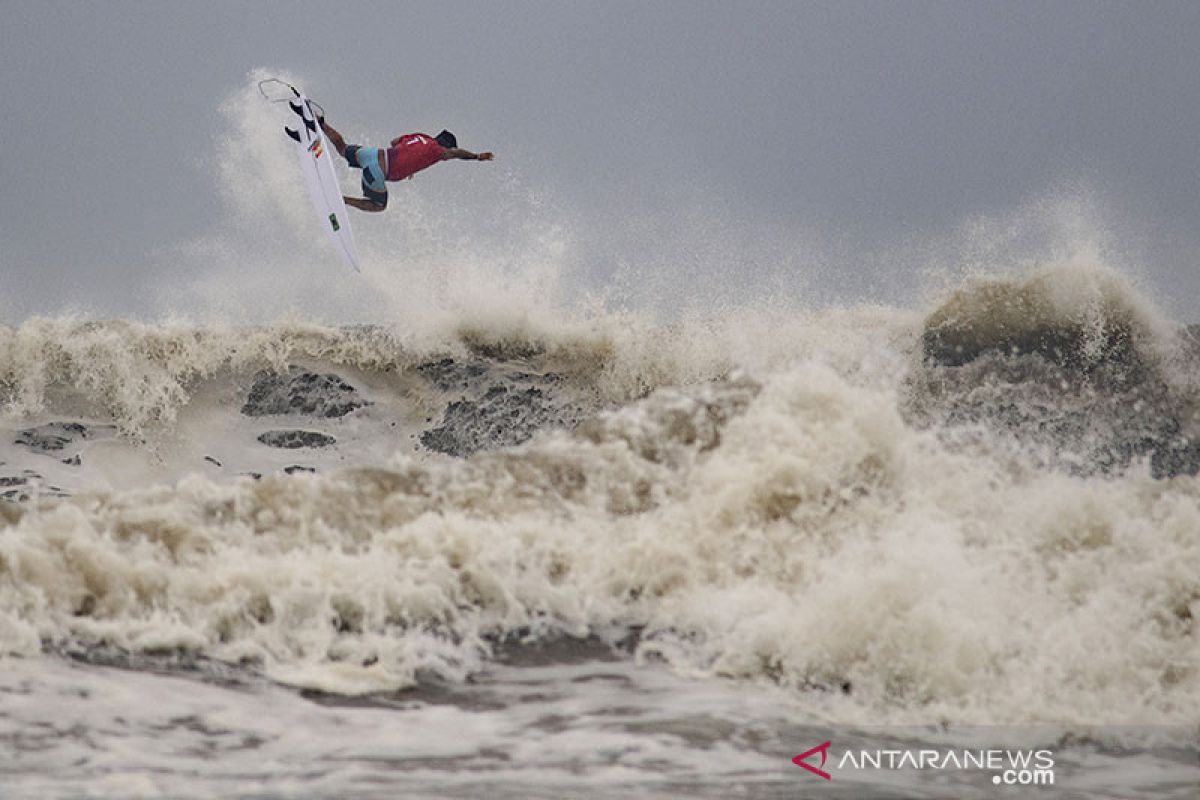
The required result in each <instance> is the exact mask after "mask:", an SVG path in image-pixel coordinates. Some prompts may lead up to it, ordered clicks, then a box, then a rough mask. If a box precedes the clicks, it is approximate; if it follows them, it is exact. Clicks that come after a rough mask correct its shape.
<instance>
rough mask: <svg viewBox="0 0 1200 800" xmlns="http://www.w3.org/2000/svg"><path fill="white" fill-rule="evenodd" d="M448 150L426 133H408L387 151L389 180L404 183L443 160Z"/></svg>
mask: <svg viewBox="0 0 1200 800" xmlns="http://www.w3.org/2000/svg"><path fill="white" fill-rule="evenodd" d="M444 152H446V149H445V148H444V147H442V146H441V145H440V144H438V142H437V139H434V138H433V137H432V136H430V135H429V134H426V133H406V134H405V135H403V136H401V137H400V141H398V142H396V145H395V147H389V148H388V150H387V179H388V180H389V181H402V180H404V179H405V178H411V177H412V176H413V175H415V174H416V173H418V172H420V171H421V170H423V169H426V168H428V167H432V166H433V165H434V164H436V163H437V162H439V161H441V160H442V153H444Z"/></svg>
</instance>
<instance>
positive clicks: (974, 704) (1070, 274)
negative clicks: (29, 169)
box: [0, 261, 1200, 730]
mask: <svg viewBox="0 0 1200 800" xmlns="http://www.w3.org/2000/svg"><path fill="white" fill-rule="evenodd" d="M535 323H536V324H535ZM1198 355H1200V354H1198V351H1197V347H1196V345H1195V340H1194V337H1193V336H1192V335H1191V334H1190V333H1189V332H1188V330H1187V329H1186V328H1184V327H1182V326H1180V325H1176V324H1174V323H1172V322H1170V321H1169V320H1166V319H1165V318H1163V316H1162V315H1161V314H1159V313H1158V312H1157V311H1156V310H1155V308H1154V307H1153V306H1152V305H1151V304H1150V303H1149V302H1148V301H1147V300H1145V299H1144V298H1143V297H1141V296H1140V295H1139V294H1138V293H1137V292H1135V291H1134V290H1133V289H1131V288H1130V287H1129V286H1128V285H1127V284H1126V283H1125V281H1123V280H1122V279H1121V277H1120V276H1119V275H1118V274H1116V273H1115V272H1113V271H1111V270H1109V269H1107V268H1105V267H1103V266H1102V265H1099V264H1096V263H1080V262H1078V261H1076V262H1074V263H1069V264H1061V265H1057V266H1052V267H1047V268H1045V269H1043V270H1041V271H1039V272H1037V273H1036V274H1032V275H1030V276H1026V277H1024V278H1021V279H1014V278H1008V279H975V280H971V281H969V282H966V283H964V284H963V285H961V286H959V287H958V288H957V289H955V290H954V291H953V292H950V293H948V294H947V295H946V296H945V297H944V298H943V299H942V300H941V301H940V302H937V303H934V304H933V305H931V306H930V307H928V308H923V309H916V310H913V309H900V308H886V307H878V306H871V307H846V308H838V307H833V308H828V309H825V310H821V311H812V312H803V313H802V312H795V311H791V312H785V311H782V310H779V309H770V308H760V309H753V308H751V309H738V310H733V311H730V312H728V313H727V314H726V315H725V316H724V317H713V318H710V319H708V320H700V319H695V318H690V319H683V320H680V321H677V322H674V323H669V324H651V323H647V322H644V321H639V320H638V319H636V318H633V317H630V316H622V315H618V314H608V315H604V314H599V313H596V314H592V315H590V316H588V317H587V318H586V319H582V320H580V321H577V322H572V323H567V322H563V321H562V320H549V319H547V320H534V321H530V320H528V319H526V320H523V321H521V322H520V324H510V325H505V324H500V323H495V324H490V325H489V324H488V323H487V322H486V321H485V322H479V321H475V320H469V319H464V320H462V321H461V323H460V324H458V325H454V326H449V327H447V328H446V329H445V330H444V331H443V332H442V333H441V334H440V335H438V336H434V335H432V334H430V335H427V336H424V337H422V338H420V339H417V338H414V337H407V338H406V334H405V333H404V332H403V331H402V330H401V329H397V330H391V329H389V328H386V327H382V326H355V327H343V328H335V327H322V326H319V325H309V324H300V323H295V322H288V323H278V324H274V325H256V326H244V327H237V326H219V325H199V324H187V323H182V322H177V323H161V324H143V323H136V322H125V321H87V320H78V319H70V318H61V319H30V320H27V321H26V322H24V323H22V324H20V325H19V326H16V327H3V328H0V403H2V407H3V428H4V437H3V441H2V443H0V489H2V490H3V492H4V497H5V498H7V500H6V502H4V503H2V504H0V650H2V651H3V652H4V653H5V654H6V655H8V656H20V657H24V658H28V659H37V658H48V659H61V658H64V657H69V658H72V659H77V660H82V661H84V662H92V663H104V664H113V663H115V664H126V665H130V666H133V667H137V666H138V665H143V666H144V665H146V664H175V665H177V667H179V668H183V666H186V668H187V669H200V670H202V671H203V670H205V669H208V670H213V669H218V668H220V669H235V670H238V671H239V672H241V673H242V674H247V675H258V676H261V677H263V678H266V679H269V680H270V681H273V682H277V683H278V684H283V685H285V686H290V687H300V688H304V689H316V690H320V691H322V692H326V693H331V694H333V695H343V696H353V695H362V694H372V693H387V692H394V691H396V690H401V689H405V688H406V687H414V686H416V687H420V686H422V685H429V684H430V682H435V683H440V682H446V681H449V682H450V683H455V682H461V681H463V680H466V679H468V678H469V677H470V676H472V675H475V674H478V673H479V672H480V670H483V669H485V668H486V667H487V665H488V664H489V663H491V661H492V659H493V658H494V657H495V655H496V654H497V653H498V652H499V651H500V650H502V649H504V648H509V647H511V646H518V645H519V646H525V645H536V644H539V643H541V644H546V645H548V644H549V643H553V642H562V641H578V642H591V643H593V645H594V644H596V643H599V644H602V645H604V646H606V647H607V646H610V647H611V648H612V649H613V651H614V652H616V653H627V652H628V653H633V654H634V655H635V656H636V657H637V658H638V659H640V660H641V661H642V662H643V663H645V662H662V663H665V664H666V665H667V666H668V667H669V668H670V669H671V670H673V671H675V672H676V673H678V674H681V675H686V676H690V677H692V678H700V679H704V680H713V681H733V682H735V683H737V682H754V683H768V684H771V685H774V686H777V687H780V688H781V689H782V690H784V691H785V692H787V693H788V694H790V695H791V696H793V697H796V698H801V699H803V702H804V703H805V704H806V705H807V706H808V707H809V708H811V709H813V711H814V713H820V714H827V715H829V718H831V719H837V720H838V721H840V722H845V723H880V722H894V723H908V722H921V721H929V720H941V721H944V722H946V723H951V724H955V723H962V724H971V723H987V724H999V723H1035V722H1052V723H1056V724H1061V725H1063V726H1065V727H1066V728H1068V729H1079V730H1086V729H1087V727H1088V726H1091V725H1097V724H1126V725H1136V724H1152V723H1153V724H1159V723H1175V724H1186V723H1189V722H1192V721H1194V713H1195V709H1196V708H1197V707H1200V674H1198V673H1200V648H1198V645H1197V642H1198V630H1197V625H1198V624H1200V623H1197V619H1200V540H1198V538H1197V536H1196V531H1197V530H1200V484H1198V482H1197V479H1196V477H1195V473H1196V471H1197V468H1198V466H1200V426H1198V417H1197V399H1198V398H1200V394H1198V393H1197V392H1198V389H1200V380H1198V379H1200V366H1198ZM180 665H182V666H180Z"/></svg>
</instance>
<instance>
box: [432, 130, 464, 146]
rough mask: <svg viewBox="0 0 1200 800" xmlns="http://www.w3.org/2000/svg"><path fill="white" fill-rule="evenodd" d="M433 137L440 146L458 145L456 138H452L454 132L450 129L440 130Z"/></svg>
mask: <svg viewBox="0 0 1200 800" xmlns="http://www.w3.org/2000/svg"><path fill="white" fill-rule="evenodd" d="M434 138H435V139H437V143H438V144H440V145H441V146H442V147H458V139H456V138H454V134H453V133H451V132H450V131H442V132H441V133H439V134H438V135H437V136H435V137H434Z"/></svg>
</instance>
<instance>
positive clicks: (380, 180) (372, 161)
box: [346, 144, 387, 208]
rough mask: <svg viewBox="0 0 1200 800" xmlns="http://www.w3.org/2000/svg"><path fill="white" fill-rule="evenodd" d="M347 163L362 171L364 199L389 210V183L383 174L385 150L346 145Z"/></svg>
mask: <svg viewBox="0 0 1200 800" xmlns="http://www.w3.org/2000/svg"><path fill="white" fill-rule="evenodd" d="M346 161H347V163H349V164H350V166H352V167H356V168H358V169H361V170H362V190H363V197H365V198H367V199H368V200H370V201H371V202H372V203H374V204H375V205H377V206H379V207H380V208H387V183H386V182H385V179H384V173H383V150H381V149H379V148H378V147H361V146H359V145H357V144H348V145H346Z"/></svg>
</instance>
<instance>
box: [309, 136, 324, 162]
mask: <svg viewBox="0 0 1200 800" xmlns="http://www.w3.org/2000/svg"><path fill="white" fill-rule="evenodd" d="M308 152H310V153H312V154H313V158H320V157H321V154H322V153H324V152H325V148H324V147H322V146H321V140H320V139H317V140H315V141H314V142H313V143H312V144H310V145H309V146H308Z"/></svg>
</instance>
